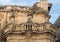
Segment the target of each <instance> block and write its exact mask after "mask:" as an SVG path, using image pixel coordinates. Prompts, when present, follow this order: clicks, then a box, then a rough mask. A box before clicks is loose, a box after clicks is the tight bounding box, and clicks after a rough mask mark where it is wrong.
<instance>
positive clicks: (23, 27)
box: [4, 23, 56, 33]
mask: <svg viewBox="0 0 60 42" xmlns="http://www.w3.org/2000/svg"><path fill="white" fill-rule="evenodd" d="M27 30H31V31H32V32H33V33H41V32H52V33H56V28H55V27H53V26H52V25H51V24H49V23H42V24H38V23H22V24H16V25H15V26H12V25H10V26H8V27H7V28H5V29H4V32H5V33H6V32H9V31H15V32H19V33H23V32H26V31H27Z"/></svg>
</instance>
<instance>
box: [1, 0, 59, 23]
mask: <svg viewBox="0 0 60 42" xmlns="http://www.w3.org/2000/svg"><path fill="white" fill-rule="evenodd" d="M39 1H40V0H0V5H19V6H32V5H33V4H34V3H35V2H39ZM48 2H50V3H53V5H52V8H51V11H50V13H49V15H51V18H50V22H51V23H54V22H55V21H56V19H57V18H58V16H60V0H48Z"/></svg>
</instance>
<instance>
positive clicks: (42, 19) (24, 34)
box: [0, 0, 57, 42]
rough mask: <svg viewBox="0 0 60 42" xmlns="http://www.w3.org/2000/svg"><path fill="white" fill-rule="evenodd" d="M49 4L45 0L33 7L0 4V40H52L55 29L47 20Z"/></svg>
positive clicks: (20, 41)
mask: <svg viewBox="0 0 60 42" xmlns="http://www.w3.org/2000/svg"><path fill="white" fill-rule="evenodd" d="M51 6H52V4H51V3H48V2H47V0H41V1H40V2H37V3H35V4H34V6H33V7H26V6H14V5H6V6H0V24H1V25H0V31H1V32H0V41H1V42H54V41H55V38H56V31H57V29H56V27H55V26H54V25H53V24H51V23H50V22H49V19H50V15H49V11H50V8H51Z"/></svg>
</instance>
